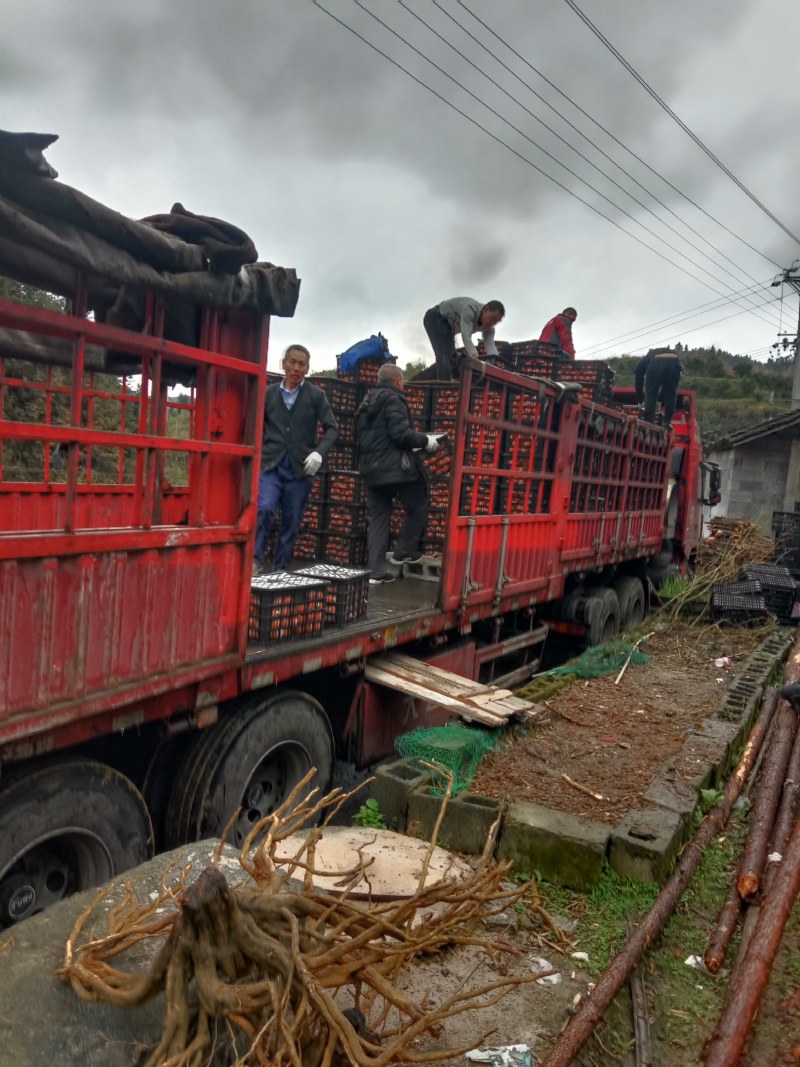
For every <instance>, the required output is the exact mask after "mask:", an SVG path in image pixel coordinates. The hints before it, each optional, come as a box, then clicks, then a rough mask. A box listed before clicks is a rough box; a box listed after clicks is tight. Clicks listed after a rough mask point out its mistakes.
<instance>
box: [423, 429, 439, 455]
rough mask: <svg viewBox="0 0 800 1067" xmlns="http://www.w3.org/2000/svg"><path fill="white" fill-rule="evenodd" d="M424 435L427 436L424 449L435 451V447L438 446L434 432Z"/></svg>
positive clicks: (437, 439)
mask: <svg viewBox="0 0 800 1067" xmlns="http://www.w3.org/2000/svg"><path fill="white" fill-rule="evenodd" d="M426 436H427V438H428V441H427V444H426V445H425V451H426V452H435V451H436V449H437V448H438V447H439V438H438V437H437V436H436V434H432V433H429V434H427V435H426Z"/></svg>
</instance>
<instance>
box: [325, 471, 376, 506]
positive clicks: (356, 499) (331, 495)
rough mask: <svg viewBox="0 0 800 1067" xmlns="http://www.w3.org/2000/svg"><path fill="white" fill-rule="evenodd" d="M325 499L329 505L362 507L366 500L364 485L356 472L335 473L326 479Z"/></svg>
mask: <svg viewBox="0 0 800 1067" xmlns="http://www.w3.org/2000/svg"><path fill="white" fill-rule="evenodd" d="M327 498H328V503H330V504H359V505H363V504H364V503H365V501H366V498H367V488H366V483H365V482H364V479H363V478H362V477H361V476H360V475H359V474H358V473H357V472H356V471H336V472H335V473H334V474H331V475H329V477H328V483H327Z"/></svg>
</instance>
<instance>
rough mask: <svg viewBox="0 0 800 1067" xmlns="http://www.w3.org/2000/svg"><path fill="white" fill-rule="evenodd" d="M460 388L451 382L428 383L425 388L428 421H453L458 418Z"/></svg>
mask: <svg viewBox="0 0 800 1067" xmlns="http://www.w3.org/2000/svg"><path fill="white" fill-rule="evenodd" d="M460 392H461V389H460V387H459V386H458V385H457V384H453V383H452V382H429V383H428V387H427V393H428V407H427V411H426V414H427V417H428V418H429V419H453V420H455V419H456V417H457V416H458V397H459V394H460Z"/></svg>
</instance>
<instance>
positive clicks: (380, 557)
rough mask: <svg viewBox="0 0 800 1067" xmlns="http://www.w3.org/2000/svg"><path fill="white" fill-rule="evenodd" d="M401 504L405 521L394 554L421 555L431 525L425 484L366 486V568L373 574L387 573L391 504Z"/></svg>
mask: <svg viewBox="0 0 800 1067" xmlns="http://www.w3.org/2000/svg"><path fill="white" fill-rule="evenodd" d="M395 497H397V499H398V500H399V501H400V503H401V504H402V505H403V507H404V508H405V509H406V520H405V522H404V523H403V528H402V530H401V531H400V536H399V537H398V538H397V544H396V545H395V546H394V550H395V552H398V553H402V554H403V555H405V554H406V553H410V552H418V551H419V549H420V546H421V542H422V537H423V535H424V533H425V526H426V524H427V522H428V508H429V504H428V493H427V489H426V487H425V485H424V484H423V483H422V482H397V483H395V484H394V485H368V486H367V517H368V518H369V533H368V535H367V549H368V555H369V558H368V560H367V566H368V567H369V569H370V570H371V571H372V573H373V574H375V575H377V574H384V573H385V572H386V553H387V552H388V550H389V532H390V525H391V520H392V501H393V500H394V498H395Z"/></svg>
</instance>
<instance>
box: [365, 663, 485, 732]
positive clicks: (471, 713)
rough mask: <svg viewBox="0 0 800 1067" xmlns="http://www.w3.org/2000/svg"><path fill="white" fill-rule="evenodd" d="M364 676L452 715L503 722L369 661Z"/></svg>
mask: <svg viewBox="0 0 800 1067" xmlns="http://www.w3.org/2000/svg"><path fill="white" fill-rule="evenodd" d="M364 677H365V678H367V679H368V680H369V681H371V682H375V683H376V684H378V685H385V686H387V687H388V688H389V689H395V690H397V691H399V692H401V693H407V694H408V695H409V696H414V697H418V698H420V699H422V700H426V701H428V703H429V704H438V705H439V707H443V708H446V709H447V710H448V711H450V712H452V714H454V715H459V716H462V717H464V718H469V719H477V720H478V722H482V723H484V724H485V725H486V726H502V725H503V723H504V722H505V720H504V719H503V718H501V717H499V716H498V715H494V714H493V713H492V712H491V711H488V710H485V709H483V708H476V707H473V706H471V705H470V704H466V703H464V701H461V700H456V699H455V698H454V697H449V696H447V695H445V694H443V693H436V692H435V691H434V690H432V689H428V688H426V687H425V686H423V685H419V684H418V683H417V682H415V681H412V680H411V679H410V678H401V677H399V676H398V675H396V674H391V673H390V672H389V671H385V670H382V669H381V667H379V666H375V665H374V664H373V663H372V662H371V661H368V662H367V665H366V668H365V669H364Z"/></svg>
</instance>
